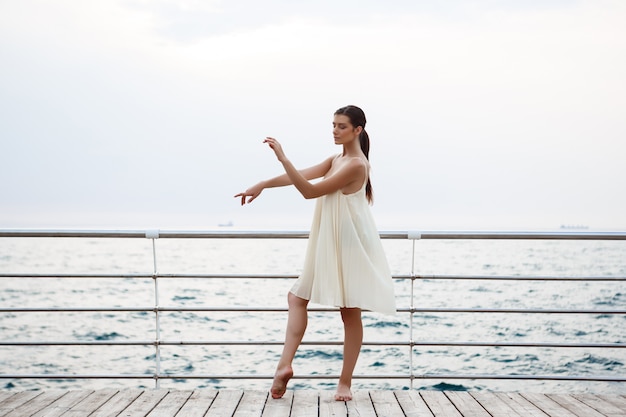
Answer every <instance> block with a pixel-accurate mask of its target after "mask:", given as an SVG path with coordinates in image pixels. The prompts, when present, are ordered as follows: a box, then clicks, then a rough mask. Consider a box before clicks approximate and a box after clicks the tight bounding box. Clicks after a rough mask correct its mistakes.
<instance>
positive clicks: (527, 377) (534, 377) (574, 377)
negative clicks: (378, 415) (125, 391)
mask: <svg viewBox="0 0 626 417" xmlns="http://www.w3.org/2000/svg"><path fill="white" fill-rule="evenodd" d="M339 376H340V375H330V374H325V375H321V374H313V375H294V376H293V377H292V378H293V379H305V380H306V379H338V378H339ZM273 378H274V375H270V374H267V375H263V374H0V379H209V380H224V379H229V380H235V379H250V380H252V379H267V380H271V379H273ZM352 378H353V379H366V380H367V379H407V380H411V379H442V380H447V379H465V380H473V379H476V380H479V379H480V380H482V379H494V380H496V379H497V380H553V381H604V382H626V376H611V375H494V374H475V375H463V374H421V375H419V374H413V375H411V374H379V375H375V374H374V375H353V376H352Z"/></svg>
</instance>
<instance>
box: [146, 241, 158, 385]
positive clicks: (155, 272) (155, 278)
mask: <svg viewBox="0 0 626 417" xmlns="http://www.w3.org/2000/svg"><path fill="white" fill-rule="evenodd" d="M146 238H148V239H150V240H152V264H153V268H152V280H153V281H154V325H155V340H154V348H155V359H154V360H155V373H154V388H156V389H159V388H160V385H161V384H160V380H159V376H160V375H161V323H160V317H159V280H158V276H159V273H158V270H157V256H156V239H158V238H159V231H158V230H149V231H147V232H146Z"/></svg>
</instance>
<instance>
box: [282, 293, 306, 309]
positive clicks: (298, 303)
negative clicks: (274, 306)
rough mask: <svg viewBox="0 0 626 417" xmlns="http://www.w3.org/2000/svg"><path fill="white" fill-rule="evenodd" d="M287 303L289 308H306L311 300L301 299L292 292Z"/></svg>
mask: <svg viewBox="0 0 626 417" xmlns="http://www.w3.org/2000/svg"><path fill="white" fill-rule="evenodd" d="M287 303H288V304H289V308H306V307H307V305H308V304H309V300H305V299H304V298H300V297H298V296H297V295H295V294H294V293H292V292H289V293H288V294H287Z"/></svg>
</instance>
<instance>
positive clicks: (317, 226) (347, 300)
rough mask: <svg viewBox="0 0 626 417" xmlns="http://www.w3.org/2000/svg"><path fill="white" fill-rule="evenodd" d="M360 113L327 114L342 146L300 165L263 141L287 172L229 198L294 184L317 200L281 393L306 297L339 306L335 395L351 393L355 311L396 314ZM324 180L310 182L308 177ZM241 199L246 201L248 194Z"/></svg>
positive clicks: (276, 390) (357, 342)
mask: <svg viewBox="0 0 626 417" xmlns="http://www.w3.org/2000/svg"><path fill="white" fill-rule="evenodd" d="M365 122H366V120H365V114H364V113H363V110H361V109H360V108H358V107H356V106H346V107H342V108H340V109H339V110H337V111H336V112H335V114H334V119H333V137H334V139H335V144H337V145H342V147H343V152H342V153H341V154H339V155H334V156H331V157H329V158H328V159H326V160H325V161H323V162H322V163H320V164H318V165H315V166H312V167H310V168H307V169H303V170H300V171H298V170H297V169H296V168H295V167H294V166H293V164H292V163H291V162H290V161H289V159H287V157H286V156H285V153H284V152H283V149H282V147H281V146H280V144H279V143H278V141H277V140H276V139H274V138H271V137H268V138H266V139H265V140H264V141H263V142H264V143H267V144H268V145H269V147H270V148H271V149H272V150H273V151H274V153H275V154H276V157H277V158H278V160H279V161H280V162H281V163H282V165H283V168H284V169H285V172H286V173H285V174H283V175H280V176H278V177H275V178H272V179H269V180H266V181H261V182H260V183H258V184H256V185H254V186H252V187H250V188H249V189H247V190H246V191H245V192H243V193H239V194H237V195H236V196H235V197H241V204H242V205H244V204H246V203H250V202H252V201H253V200H254V199H255V198H257V197H258V196H259V194H261V192H262V191H263V190H264V189H265V188H273V187H282V186H286V185H294V186H295V187H296V188H297V189H298V191H300V193H301V194H302V195H303V196H304V198H307V199H308V198H317V199H318V200H317V204H316V208H315V214H314V218H313V224H312V226H311V233H310V235H309V242H308V247H307V252H306V258H305V264H304V269H303V272H302V275H300V277H299V278H298V280H297V281H296V283H295V284H294V286H293V287H292V288H291V290H290V291H289V294H288V303H289V315H288V320H287V330H286V333H285V345H284V348H283V353H282V356H281V358H280V361H279V362H278V365H277V367H276V374H275V376H274V381H273V384H272V388H271V394H272V397H273V398H281V397H282V396H283V395H284V394H285V391H286V390H287V383H288V382H289V380H290V379H291V377H292V376H293V369H292V367H291V364H292V361H293V358H294V356H295V354H296V350H297V349H298V347H299V346H300V343H301V342H302V337H303V336H304V331H305V330H306V326H307V305H308V303H309V301H311V302H314V303H319V304H325V305H331V306H336V307H339V308H340V311H341V318H342V320H343V324H344V351H343V367H342V371H341V376H340V378H339V383H338V385H337V392H336V394H335V399H336V400H337V401H349V400H351V399H352V392H351V391H350V387H351V384H352V374H353V372H354V367H355V366H356V362H357V359H358V356H359V352H360V350H361V344H362V342H363V325H362V322H361V310H362V309H364V310H370V311H377V312H380V313H384V314H395V311H396V308H395V300H394V292H393V283H392V281H391V273H390V271H389V266H388V264H387V259H386V257H385V254H384V252H383V248H382V244H381V242H380V237H379V234H378V231H377V229H376V225H375V224H374V221H373V218H372V215H371V213H370V209H369V206H368V202H369V203H371V202H372V186H371V183H370V180H369V170H370V165H369V161H368V154H369V137H368V135H367V133H366V132H365ZM315 178H322V179H321V180H320V181H318V182H316V183H312V182H310V181H309V180H312V179H315ZM246 199H247V200H246Z"/></svg>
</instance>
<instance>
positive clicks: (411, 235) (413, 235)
mask: <svg viewBox="0 0 626 417" xmlns="http://www.w3.org/2000/svg"><path fill="white" fill-rule="evenodd" d="M407 238H409V239H411V241H412V245H413V247H412V248H411V303H410V309H411V311H410V312H409V366H410V368H411V369H410V370H409V375H410V377H411V381H410V383H409V387H410V388H411V389H413V380H414V379H415V373H414V369H413V344H414V341H413V314H414V313H413V308H414V306H415V302H414V300H413V295H414V293H415V278H416V275H415V241H416V240H418V239H420V238H421V234H420V233H418V232H408V233H407Z"/></svg>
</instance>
